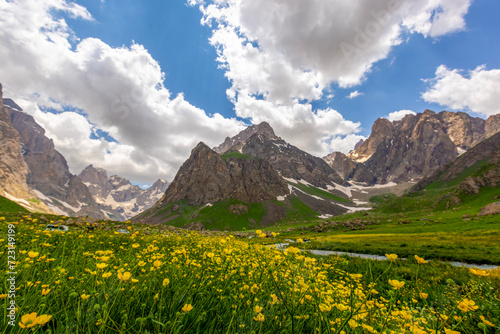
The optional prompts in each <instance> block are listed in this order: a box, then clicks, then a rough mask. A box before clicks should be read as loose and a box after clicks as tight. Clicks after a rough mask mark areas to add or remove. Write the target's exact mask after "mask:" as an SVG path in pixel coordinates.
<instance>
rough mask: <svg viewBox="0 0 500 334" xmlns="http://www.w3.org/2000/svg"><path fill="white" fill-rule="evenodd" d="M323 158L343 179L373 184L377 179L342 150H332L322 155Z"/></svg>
mask: <svg viewBox="0 0 500 334" xmlns="http://www.w3.org/2000/svg"><path fill="white" fill-rule="evenodd" d="M361 144H362V142H361ZM361 144H360V145H361ZM323 160H325V161H326V163H327V164H328V165H329V166H330V167H332V169H333V170H334V171H336V172H337V173H338V174H339V175H340V176H341V177H342V178H343V179H344V180H345V181H348V180H356V181H357V182H362V183H367V184H374V183H375V182H376V180H377V178H376V177H375V175H373V173H372V172H371V171H370V170H368V169H367V168H366V167H365V166H364V165H363V164H362V163H359V162H356V161H354V160H352V159H351V158H349V157H348V156H347V155H345V154H344V153H342V152H333V153H331V154H329V155H327V156H326V157H324V158H323Z"/></svg>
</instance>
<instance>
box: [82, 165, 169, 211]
mask: <svg viewBox="0 0 500 334" xmlns="http://www.w3.org/2000/svg"><path fill="white" fill-rule="evenodd" d="M78 177H79V178H80V180H82V181H83V183H84V184H85V185H86V186H87V187H88V189H89V191H90V194H91V195H92V197H93V198H94V200H95V201H96V203H97V204H98V205H99V207H100V208H101V210H102V211H103V212H105V213H106V214H107V215H110V216H111V215H112V216H114V217H120V219H119V220H126V219H130V218H132V217H133V216H135V215H137V214H138V213H141V212H142V211H144V210H146V209H148V208H150V207H151V206H153V204H155V203H156V201H158V199H160V198H161V197H162V196H163V194H164V193H165V190H166V189H167V188H168V185H169V183H168V182H167V181H165V180H161V179H158V180H157V181H156V182H155V183H153V185H152V186H151V187H149V188H148V189H141V188H140V187H139V186H137V185H133V184H132V183H130V181H129V180H127V179H125V178H123V177H121V176H118V175H112V176H110V177H109V178H108V174H107V172H106V170H104V169H102V168H95V167H94V166H92V165H89V166H87V167H86V168H85V169H84V170H83V171H82V172H81V173H80V174H78Z"/></svg>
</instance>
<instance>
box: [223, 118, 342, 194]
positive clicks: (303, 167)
mask: <svg viewBox="0 0 500 334" xmlns="http://www.w3.org/2000/svg"><path fill="white" fill-rule="evenodd" d="M229 143H230V144H233V145H232V146H230V145H229ZM222 147H223V148H224V150H222V149H221V148H222ZM216 149H217V150H218V151H219V152H220V153H230V152H240V153H242V154H245V155H249V156H251V157H253V158H256V159H262V160H265V161H267V162H268V163H269V164H270V165H271V166H272V167H273V168H274V169H275V170H277V171H278V172H279V173H280V174H281V176H283V177H285V178H288V179H293V180H297V181H298V180H304V181H306V182H308V183H310V184H312V185H314V186H316V187H321V188H327V187H328V186H333V185H334V184H335V183H336V184H340V185H347V184H346V183H345V182H344V180H343V179H342V178H341V177H340V176H339V175H338V174H337V173H336V172H335V171H334V170H333V169H332V168H331V167H330V166H329V165H328V164H327V163H326V162H325V161H324V160H323V159H321V158H318V157H315V156H312V155H311V154H309V153H307V152H304V151H302V150H300V149H299V148H297V147H295V146H293V145H290V144H288V143H287V142H285V141H284V140H283V139H281V138H280V137H278V136H276V135H275V133H274V130H273V129H272V128H271V126H270V125H269V124H268V123H266V122H263V123H260V124H258V125H252V126H250V127H249V128H247V129H246V130H244V131H242V132H240V133H239V134H238V135H236V136H234V137H232V138H226V140H225V141H224V143H223V144H222V145H220V146H218V147H217V148H216Z"/></svg>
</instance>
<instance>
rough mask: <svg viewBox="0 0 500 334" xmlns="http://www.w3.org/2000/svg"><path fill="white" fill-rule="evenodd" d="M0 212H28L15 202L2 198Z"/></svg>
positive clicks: (0, 199) (0, 198)
mask: <svg viewBox="0 0 500 334" xmlns="http://www.w3.org/2000/svg"><path fill="white" fill-rule="evenodd" d="M0 212H22V213H28V212H29V211H28V210H26V209H25V208H23V207H22V206H20V205H19V204H17V203H16V202H13V201H11V200H10V199H7V198H5V197H3V196H0Z"/></svg>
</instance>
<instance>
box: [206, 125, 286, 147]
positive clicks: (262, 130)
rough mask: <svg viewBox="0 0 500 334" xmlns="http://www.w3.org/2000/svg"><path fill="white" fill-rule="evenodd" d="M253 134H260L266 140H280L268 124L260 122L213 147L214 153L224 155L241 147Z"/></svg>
mask: <svg viewBox="0 0 500 334" xmlns="http://www.w3.org/2000/svg"><path fill="white" fill-rule="evenodd" d="M255 134H260V135H262V136H264V137H265V138H267V139H272V140H274V139H275V140H278V139H280V138H279V137H278V136H276V134H275V133H274V130H273V128H272V127H271V125H269V123H267V122H262V123H260V124H257V125H252V126H249V127H248V128H246V129H245V130H243V131H241V132H240V133H238V134H237V135H236V136H234V137H231V138H229V137H227V138H226V140H224V142H223V143H222V144H221V145H219V146H216V147H214V151H215V152H217V153H224V152H227V151H228V150H230V149H234V148H235V147H241V146H242V145H243V144H244V143H245V142H246V141H248V139H250V137H252V136H253V135H255Z"/></svg>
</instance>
